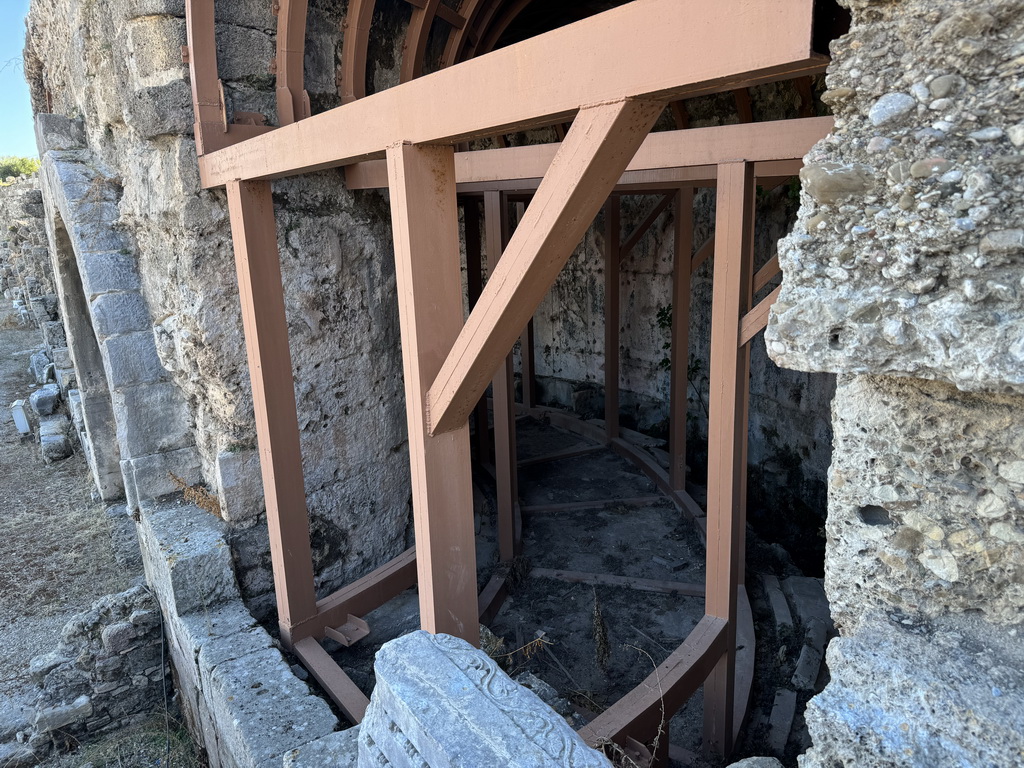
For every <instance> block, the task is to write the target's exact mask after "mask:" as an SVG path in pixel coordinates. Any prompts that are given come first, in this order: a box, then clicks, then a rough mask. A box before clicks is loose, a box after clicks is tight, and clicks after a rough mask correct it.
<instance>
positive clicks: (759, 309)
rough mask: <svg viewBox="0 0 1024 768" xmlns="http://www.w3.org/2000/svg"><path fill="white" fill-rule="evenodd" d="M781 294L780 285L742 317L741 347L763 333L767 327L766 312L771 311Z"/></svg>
mask: <svg viewBox="0 0 1024 768" xmlns="http://www.w3.org/2000/svg"><path fill="white" fill-rule="evenodd" d="M781 292H782V286H781V285H780V286H779V287H778V288H776V289H775V290H774V291H772V292H771V293H769V294H768V295H767V296H765V297H764V298H763V299H761V302H760V303H759V304H758V305H757V306H756V307H754V308H753V309H752V310H750V311H749V312H747V314H745V315H744V316H743V320H741V321H740V346H741V347H742V346H743V345H744V344H746V343H747V342H748V341H750V340H751V339H752V338H754V337H755V336H757V334H759V333H760V332H761V331H763V330H764V329H765V326H767V325H768V312H769V311H770V310H771V308H772V304H774V303H775V301H776V300H777V299H778V298H779V294H780V293H781Z"/></svg>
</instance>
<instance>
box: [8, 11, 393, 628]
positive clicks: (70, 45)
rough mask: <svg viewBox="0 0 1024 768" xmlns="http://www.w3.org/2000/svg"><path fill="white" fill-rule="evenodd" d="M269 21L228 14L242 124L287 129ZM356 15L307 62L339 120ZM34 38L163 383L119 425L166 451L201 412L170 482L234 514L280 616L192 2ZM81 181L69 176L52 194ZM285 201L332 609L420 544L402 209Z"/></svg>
mask: <svg viewBox="0 0 1024 768" xmlns="http://www.w3.org/2000/svg"><path fill="white" fill-rule="evenodd" d="M270 11H271V6H270V4H269V3H262V2H249V1H247V0H237V1H236V2H218V3H217V18H218V30H217V31H218V39H219V41H220V43H221V45H220V48H221V55H220V74H221V77H222V78H223V79H224V83H225V93H226V97H227V101H228V104H229V110H238V109H243V110H250V111H260V112H263V113H265V114H267V115H268V117H269V118H270V121H271V122H273V121H274V120H275V119H276V116H275V114H274V94H273V85H274V80H273V78H272V77H271V76H270V75H269V72H268V67H269V64H270V62H271V60H272V58H273V52H274V36H273V30H274V29H275V27H276V22H275V20H274V18H273V16H272V14H271V12H270ZM343 11H344V7H343V5H342V4H339V3H336V2H323V3H311V7H310V20H309V30H310V44H309V49H308V52H307V60H308V61H309V62H310V63H315V64H316V66H311V67H309V69H310V76H309V77H308V78H307V88H308V89H309V91H310V95H311V99H312V101H313V103H314V105H315V107H317V108H327V107H330V106H334V105H336V103H337V87H336V83H335V69H336V65H337V62H338V56H339V45H340V37H341V28H340V21H341V18H342V15H343ZM28 24H29V33H30V34H29V40H28V47H27V49H26V74H27V76H28V78H29V80H30V84H31V85H32V88H33V99H34V102H35V108H36V110H37V111H39V112H55V113H59V114H62V115H65V116H69V117H74V118H79V119H80V120H81V122H82V125H83V127H84V137H83V138H84V148H83V149H82V150H76V151H77V152H79V157H77V158H75V160H76V161H77V162H79V163H80V164H81V165H83V166H84V167H85V168H87V169H90V170H91V171H94V172H98V173H99V175H101V176H102V177H103V183H104V185H105V186H106V187H107V188H108V189H110V190H112V191H111V193H110V194H109V195H108V196H107V197H106V198H105V199H104V201H103V202H104V203H108V205H106V206H105V207H104V211H103V213H104V216H105V219H104V224H105V225H106V226H107V227H108V228H109V229H110V230H111V231H115V232H117V233H120V235H121V236H122V241H123V242H122V243H120V244H119V245H118V247H117V249H116V250H117V255H118V256H119V257H120V258H122V259H123V260H124V261H125V262H126V264H127V266H128V268H129V269H131V270H133V271H134V272H135V273H136V274H137V275H138V277H137V283H138V285H137V286H136V290H137V291H138V294H139V295H140V296H141V298H142V300H143V301H142V304H141V305H139V307H138V308H139V309H140V310H141V311H142V312H143V313H144V324H143V327H142V328H141V329H140V332H141V333H144V334H145V335H147V336H148V337H149V339H150V342H149V344H151V345H153V348H154V350H155V355H154V358H153V359H154V360H155V364H156V365H157V366H159V368H160V369H161V371H160V378H161V380H162V381H165V382H166V384H164V385H163V388H164V393H163V396H162V400H160V402H156V399H155V398H151V399H149V400H148V401H147V402H145V403H132V402H127V403H124V405H125V410H124V413H125V418H123V419H121V421H122V422H125V421H130V422H134V423H136V424H138V425H140V426H145V429H146V430H149V431H155V432H160V431H161V430H166V428H167V427H168V424H174V425H175V426H174V427H172V428H171V429H172V431H175V433H176V434H177V433H179V432H180V428H181V425H182V419H181V417H180V414H178V412H177V410H176V412H175V414H174V415H173V418H171V419H170V421H169V422H168V418H169V417H168V414H167V413H166V412H165V411H166V409H163V408H162V406H161V403H165V402H167V401H173V400H180V401H181V403H183V404H184V426H183V428H184V429H185V430H186V431H187V434H188V440H187V443H188V445H190V446H193V447H192V448H191V450H192V451H193V452H194V454H193V455H194V456H195V459H194V460H192V463H188V462H185V463H182V462H179V463H177V464H175V465H174V466H169V467H168V468H167V471H174V472H175V473H176V474H178V475H180V476H183V477H185V479H186V480H188V482H190V483H191V482H205V483H206V484H207V485H208V486H209V487H210V488H211V489H212V490H213V491H214V492H215V493H216V494H217V495H218V497H219V501H220V506H221V510H222V514H223V516H224V518H225V519H226V520H227V521H228V522H229V524H230V526H231V532H230V535H229V539H230V541H231V542H232V545H233V548H234V551H235V554H236V564H237V566H238V568H239V576H240V579H241V582H242V587H243V591H244V593H245V594H246V595H247V596H248V597H249V598H251V599H252V600H254V602H253V605H254V606H255V607H256V609H257V610H259V611H265V610H266V609H267V608H269V605H270V601H271V592H272V584H271V580H270V571H269V556H268V552H267V542H266V526H265V522H264V517H263V507H262V483H261V480H260V476H259V461H258V456H257V451H256V450H255V428H254V422H253V416H252V402H251V395H250V390H249V382H248V375H247V369H246V361H245V351H244V346H243V345H242V343H241V339H242V329H241V320H240V313H239V308H238V295H237V287H236V284H235V278H234V257H233V252H232V248H231V241H230V233H229V228H228V223H227V215H226V204H225V199H224V196H223V194H222V192H220V191H217V192H205V191H201V190H200V189H199V180H198V165H197V160H196V155H195V146H194V141H193V139H192V136H191V133H192V122H193V115H192V105H191V95H190V88H189V83H188V73H187V68H186V67H185V65H184V64H183V63H182V60H181V52H180V51H181V46H182V45H183V44H184V43H185V20H184V3H183V2H181V1H180V0H177V1H176V0H118V1H117V2H108V3H96V2H92V0H35V1H34V2H33V5H32V9H31V12H30V16H29V21H28ZM65 159H67V158H65ZM65 181H66V180H65V179H61V178H60V177H59V174H57V175H53V186H54V187H59V186H61V185H63V184H64V183H65ZM275 201H276V203H277V205H278V206H279V215H278V231H279V238H280V240H279V245H280V248H281V261H282V270H283V275H284V283H285V295H286V304H287V308H288V316H289V326H290V332H291V341H292V350H293V363H294V370H295V379H296V395H297V399H298V411H299V422H300V428H301V432H302V444H303V453H304V456H305V457H306V463H305V474H306V490H307V494H308V499H309V507H310V514H311V523H312V530H313V545H314V557H315V560H316V566H317V572H318V575H319V578H320V581H321V582H322V583H321V587H322V589H324V590H329V589H332V588H335V587H337V586H339V585H340V584H341V583H344V582H346V581H350V580H352V579H354V578H355V577H358V576H360V575H362V574H364V573H365V572H367V571H368V570H370V569H372V568H373V567H375V566H377V565H379V564H380V563H381V562H383V561H384V560H386V559H387V558H389V557H391V556H393V555H395V554H397V553H398V552H399V551H401V550H402V549H403V548H404V546H405V543H406V541H405V540H406V529H407V526H408V518H409V507H408V499H409V493H408V488H407V483H408V481H407V479H406V478H407V469H406V458H405V447H404V440H405V434H404V432H405V430H404V412H403V409H402V401H401V379H400V370H401V367H400V357H399V345H398V328H397V311H396V307H395V304H394V276H393V274H392V270H393V267H392V258H391V246H390V237H389V231H388V227H387V225H386V223H385V224H382V223H380V222H387V221H388V216H387V208H386V206H385V205H382V198H381V197H380V195H378V194H377V193H358V194H351V193H348V192H346V191H345V189H344V187H343V182H342V176H341V174H340V173H338V172H325V173H322V174H317V175H314V176H310V177H308V178H304V179H297V180H294V181H288V182H280V183H278V184H276V185H275ZM149 344H147V347H148V346H149ZM147 354H148V352H147ZM165 422H167V423H165ZM118 426H119V428H121V427H122V424H121V423H119V425H118ZM167 471H164V474H163V477H164V479H165V480H167ZM168 482H169V481H168ZM169 490H174V488H173V487H170V486H167V487H156V486H153V487H150V488H149V493H148V494H147V493H140V494H139V495H140V496H146V495H150V496H152V495H160V494H161V493H166V492H168V491H169Z"/></svg>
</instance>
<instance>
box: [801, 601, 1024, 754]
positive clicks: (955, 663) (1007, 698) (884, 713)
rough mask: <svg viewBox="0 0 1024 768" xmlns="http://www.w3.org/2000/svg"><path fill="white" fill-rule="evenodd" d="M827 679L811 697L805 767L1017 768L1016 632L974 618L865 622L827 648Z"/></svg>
mask: <svg viewBox="0 0 1024 768" xmlns="http://www.w3.org/2000/svg"><path fill="white" fill-rule="evenodd" d="M828 664H829V669H830V670H831V673H832V682H831V684H830V685H829V686H828V687H827V688H825V690H824V692H822V693H821V694H819V695H818V696H817V697H815V698H814V699H812V700H811V702H810V704H808V708H807V714H806V718H807V725H808V728H809V729H810V732H811V736H812V738H813V739H814V747H813V749H811V750H810V751H809V752H808V753H807V754H806V755H804V756H802V757H801V758H800V766H801V768H826V767H827V768H831V766H836V765H843V766H857V768H882V767H883V766H885V767H888V766H909V767H911V768H935V766H940V765H941V766H947V765H948V766H953V765H971V766H974V765H985V766H989V765H991V766H1004V765H1006V766H1009V765H1020V763H1021V759H1022V757H1024V736H1022V735H1021V731H1020V728H1019V724H1020V723H1021V722H1024V671H1022V670H1024V654H1022V650H1021V643H1020V637H1019V631H1018V630H1014V629H1008V628H1006V627H996V626H993V625H991V624H987V623H985V622H984V621H982V620H981V619H979V618H977V617H974V618H968V617H959V618H957V619H951V618H946V619H944V620H942V621H940V622H937V623H934V624H932V623H927V622H925V623H912V624H906V625H901V624H895V623H892V622H889V621H884V620H872V621H869V622H866V623H865V624H864V626H862V627H861V628H860V630H859V631H858V632H857V634H856V635H854V636H852V637H844V638H840V639H838V640H835V641H833V642H832V645H831V646H829V652H828Z"/></svg>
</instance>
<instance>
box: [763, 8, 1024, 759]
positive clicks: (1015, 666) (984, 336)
mask: <svg viewBox="0 0 1024 768" xmlns="http://www.w3.org/2000/svg"><path fill="white" fill-rule="evenodd" d="M844 4H848V5H849V7H850V8H851V11H852V14H853V25H852V28H851V31H850V33H849V34H848V35H846V36H844V37H842V38H840V39H838V40H836V41H835V42H834V43H833V50H832V53H833V63H832V65H831V66H830V68H829V73H828V76H827V82H828V86H829V91H828V92H827V93H826V95H825V97H824V98H825V99H826V100H827V101H829V102H830V103H831V104H832V106H833V109H834V111H835V115H836V127H835V130H834V132H833V134H832V135H831V136H830V137H828V138H827V139H825V140H824V141H822V142H820V143H819V144H818V145H817V146H816V147H815V148H814V149H813V150H812V152H811V153H810V154H809V155H808V158H807V165H806V166H805V168H804V171H803V173H802V182H803V190H802V207H801V210H800V215H799V221H798V223H797V225H796V227H795V228H794V231H793V233H792V234H790V235H789V236H788V237H787V238H785V239H784V240H783V241H782V242H781V243H780V246H779V251H780V262H781V264H782V267H783V272H784V276H785V277H784V282H783V290H782V294H781V296H780V298H779V301H778V303H776V305H775V307H774V308H773V310H772V315H771V319H770V322H769V327H768V331H767V333H766V342H767V347H768V350H769V354H771V356H772V357H773V359H774V360H775V361H776V362H778V363H779V364H780V365H782V366H786V367H792V368H797V369H800V370H805V371H831V372H835V373H839V374H842V375H841V376H840V377H839V383H838V387H837V391H836V397H835V400H834V403H833V427H834V430H835V443H834V452H833V461H832V468H831V471H830V476H829V518H828V523H827V533H828V549H827V551H826V566H825V567H826V588H827V590H828V594H829V598H830V601H831V602H832V609H833V613H834V615H835V619H836V623H837V626H838V628H839V630H840V637H839V638H837V639H836V640H834V641H833V642H832V643H831V645H830V647H829V651H828V661H829V665H830V672H831V683H830V684H829V686H828V687H827V688H826V689H825V691H824V692H823V693H822V694H820V695H819V696H818V697H816V698H815V699H813V700H812V701H811V703H810V704H809V705H808V710H807V723H808V728H809V730H810V733H811V736H812V739H813V742H814V747H813V748H812V749H811V750H810V751H809V752H808V753H807V754H806V755H804V756H803V757H801V761H800V762H801V766H803V768H819V767H824V766H829V768H831V767H832V766H836V765H857V766H895V765H900V766H905V765H909V766H933V765H1013V764H1017V763H1019V762H1020V760H1021V759H1022V756H1024V741H1022V737H1021V735H1020V733H1019V723H1020V717H1021V713H1020V711H1019V702H1020V700H1021V693H1022V688H1021V686H1022V683H1024V681H1022V680H1021V678H1020V659H1019V658H1018V657H1019V650H1017V649H1019V636H1018V635H1019V632H1020V627H1021V624H1022V622H1024V588H1022V584H1024V572H1022V570H1021V568H1022V565H1021V563H1022V560H1024V550H1022V545H1024V503H1022V502H1024V442H1022V440H1024V433H1022V430H1021V414H1022V413H1024V398H1022V397H1021V393H1022V392H1024V354H1021V343H1022V338H1024V314H1022V313H1021V298H1022V295H1024V294H1022V290H1024V282H1022V278H1024V260H1022V258H1024V242H1022V241H1021V230H1020V226H1021V220H1022V211H1024V209H1022V208H1021V202H1022V196H1021V191H1022V190H1024V167H1022V163H1021V161H1022V155H1021V151H1020V147H1021V146H1022V145H1024V123H1022V118H1024V101H1022V100H1021V98H1020V93H1021V91H1022V90H1024V55H1022V54H1024V48H1022V44H1021V42H1020V41H1021V39H1022V38H1024V4H1022V3H1021V2H1019V1H1017V0H994V1H991V2H982V3H973V4H963V3H959V2H952V1H951V0H943V1H942V2H934V1H929V2H919V1H918V0H901V1H897V2H871V1H866V0H850V2H849V3H844Z"/></svg>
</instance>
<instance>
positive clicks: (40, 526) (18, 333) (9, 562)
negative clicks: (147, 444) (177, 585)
mask: <svg viewBox="0 0 1024 768" xmlns="http://www.w3.org/2000/svg"><path fill="white" fill-rule="evenodd" d="M40 346H41V336H40V333H39V331H38V330H37V329H36V328H33V327H30V326H23V325H21V324H20V323H19V321H18V317H17V315H16V314H15V312H14V311H13V310H11V309H10V308H9V306H4V307H0V405H2V406H4V407H2V408H0V488H2V489H3V514H0V627H2V629H0V660H2V662H3V663H2V664H0V726H2V725H3V722H6V721H7V720H8V719H11V718H13V717H14V716H15V715H16V713H15V710H16V709H19V708H21V707H23V706H25V705H27V704H28V703H30V702H31V700H32V697H33V695H34V691H33V686H34V683H33V681H32V679H31V677H30V674H29V663H30V661H31V660H32V658H33V657H34V656H37V655H39V654H42V653H46V652H48V651H51V650H53V648H54V647H55V646H56V645H57V643H58V641H59V639H60V636H61V630H62V628H63V627H64V625H65V624H66V623H67V622H68V621H69V620H70V619H71V618H73V617H74V616H75V615H76V614H78V613H80V612H81V611H84V610H87V609H88V608H89V606H90V605H91V604H92V603H93V602H94V601H95V600H96V599H97V598H100V597H102V596H103V595H106V594H109V593H113V592H119V591H121V590H124V589H125V588H127V587H128V586H130V585H131V583H132V582H133V581H134V580H135V579H138V578H139V577H140V576H141V570H138V571H136V570H133V569H132V568H131V567H129V566H126V565H124V564H122V563H119V562H118V559H117V557H115V548H114V545H113V543H112V534H113V533H114V531H113V530H112V523H111V521H110V518H109V517H108V514H107V510H106V505H104V504H102V503H98V502H95V501H93V497H92V488H93V483H92V477H91V475H90V473H89V469H88V467H87V465H86V461H85V458H84V456H83V455H82V453H81V452H76V453H75V454H74V455H73V456H71V457H70V458H68V459H64V460H63V461H60V462H57V463H54V464H50V465H47V464H45V463H44V462H43V459H42V456H41V453H40V450H39V444H38V443H37V442H36V440H35V439H34V437H31V436H30V437H26V438H24V439H22V438H21V437H20V436H19V434H18V431H17V429H16V428H15V426H14V423H13V419H12V417H11V411H10V409H9V408H8V407H6V406H7V405H9V404H10V403H11V402H13V401H15V400H21V399H24V400H25V401H26V402H27V401H28V398H29V395H30V394H31V392H32V391H33V390H35V389H36V388H38V384H36V383H35V380H34V378H33V376H32V374H31V373H29V372H28V366H29V356H30V355H31V354H32V353H33V352H35V351H36V350H37V349H38V348H39V347H40ZM71 746H72V747H74V744H71ZM193 752H194V748H193V746H192V745H191V743H190V742H189V741H188V739H187V737H186V736H185V735H184V733H183V731H182V729H181V728H180V726H179V724H178V723H177V722H176V721H174V720H173V719H171V718H170V716H169V714H168V716H167V717H165V716H164V715H163V713H161V714H159V715H154V717H153V718H152V720H150V721H147V722H145V723H143V724H141V725H139V726H136V727H134V728H130V729H126V730H124V731H119V732H115V733H112V734H107V735H106V736H104V737H103V739H101V740H98V741H96V742H90V743H84V744H81V745H80V748H79V749H77V750H75V751H74V752H72V753H71V754H65V755H62V756H57V757H54V758H52V759H51V760H49V761H48V762H46V763H44V764H43V765H44V768H77V767H78V766H83V765H92V766H94V768H101V767H102V766H119V767H123V768H136V766H137V767H138V768H142V766H154V765H165V764H167V763H165V762H160V761H161V760H166V758H167V757H168V756H173V757H174V758H175V761H174V765H176V766H180V767H181V768H191V767H192V766H198V765H199V763H198V762H196V761H195V759H194V758H193V757H192V755H193Z"/></svg>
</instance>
